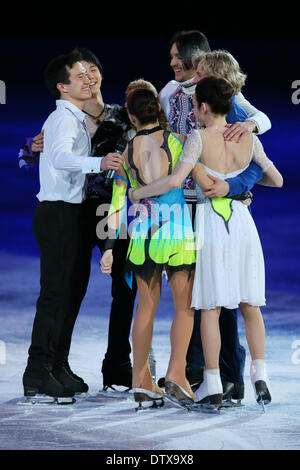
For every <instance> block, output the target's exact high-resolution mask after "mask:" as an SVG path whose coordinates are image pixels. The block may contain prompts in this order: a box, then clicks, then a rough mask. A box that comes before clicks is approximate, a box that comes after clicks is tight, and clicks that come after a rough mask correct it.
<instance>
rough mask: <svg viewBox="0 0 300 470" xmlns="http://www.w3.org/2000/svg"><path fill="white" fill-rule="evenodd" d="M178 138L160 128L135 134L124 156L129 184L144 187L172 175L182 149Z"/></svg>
mask: <svg viewBox="0 0 300 470" xmlns="http://www.w3.org/2000/svg"><path fill="white" fill-rule="evenodd" d="M179 137H181V136H177V135H175V134H173V133H171V132H169V131H164V130H163V129H160V128H153V129H149V130H145V131H141V132H138V133H137V135H136V137H134V138H133V139H132V140H131V141H130V142H129V144H128V147H127V150H126V152H125V154H124V157H125V165H126V168H127V171H128V173H129V176H130V179H131V183H132V182H133V181H134V182H135V183H136V184H135V185H134V186H136V187H141V186H144V185H146V184H148V183H151V182H152V181H154V180H156V179H158V178H160V177H162V176H167V175H168V174H171V173H172V171H173V169H174V167H175V165H176V163H177V162H178V160H179V158H180V155H181V153H182V148H183V142H182V141H181V140H180V139H179Z"/></svg>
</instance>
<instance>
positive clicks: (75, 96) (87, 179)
mask: <svg viewBox="0 0 300 470" xmlns="http://www.w3.org/2000/svg"><path fill="white" fill-rule="evenodd" d="M170 56H171V67H172V68H173V70H174V74H175V77H174V78H175V79H174V80H172V81H171V82H169V83H168V84H167V85H166V87H165V88H164V89H163V90H162V91H161V92H160V93H159V94H158V93H157V91H156V89H155V87H154V86H153V85H152V84H151V83H149V82H147V81H145V80H143V79H139V80H135V81H133V82H131V83H130V84H129V86H128V88H127V90H126V98H125V105H124V106H121V105H106V104H104V102H103V99H102V95H101V91H100V88H101V80H102V75H103V70H102V67H101V64H100V62H99V60H98V59H97V57H96V56H95V55H94V54H93V53H92V52H90V51H89V50H86V49H76V50H74V51H72V52H71V53H69V54H67V55H64V56H59V57H56V58H55V59H54V60H53V61H52V62H51V63H50V64H49V65H48V66H47V68H46V70H45V79H46V83H47V85H48V88H49V90H50V91H51V92H52V94H53V95H54V96H55V97H56V98H57V102H56V104H57V108H56V110H55V111H54V112H53V113H52V114H50V116H49V117H48V119H47V120H46V122H45V124H44V126H43V130H42V133H41V134H39V135H38V136H36V137H35V138H34V139H33V141H32V142H31V141H30V143H28V145H27V147H24V150H23V152H22V154H21V156H20V159H21V161H22V162H24V161H25V162H26V163H27V164H32V162H37V161H39V165H40V185H41V189H40V192H39V194H38V195H37V197H38V199H39V204H38V206H37V208H36V211H35V215H34V232H35V236H36V238H37V241H38V243H39V247H40V250H41V291H40V296H39V299H38V301H37V312H36V316H35V321H34V326H33V333H32V341H31V346H30V349H29V358H28V364H27V367H26V370H25V372H24V376H23V385H24V394H25V396H26V397H36V396H37V395H38V394H46V395H48V396H51V397H54V398H55V399H58V398H70V399H72V398H73V397H74V395H76V394H78V393H84V392H87V390H88V385H87V384H86V383H85V382H84V380H83V379H82V378H81V377H79V376H78V375H76V374H75V373H74V372H73V371H72V370H71V368H70V365H69V362H68V356H69V351H70V346H71V337H72V332H73V328H74V325H75V321H76V318H77V315H78V312H79V309H80V305H81V302H82V300H83V298H84V295H85V292H86V289H87V285H88V280H89V275H90V266H91V255H92V250H93V248H94V246H96V245H97V246H98V247H99V249H100V252H101V260H100V265H101V270H102V272H103V273H104V274H110V275H111V277H112V297H113V301H112V307H111V312H110V324H109V332H108V347H107V352H106V355H105V358H104V360H103V363H102V373H103V387H104V390H107V388H108V387H112V388H113V386H115V385H124V386H126V387H128V388H129V389H132V391H133V393H134V398H135V401H137V402H138V403H139V407H141V406H142V403H143V402H153V404H154V405H156V406H157V404H159V405H162V404H163V399H164V397H166V398H167V399H169V400H170V401H171V402H172V403H174V404H175V405H176V406H181V407H184V408H188V409H194V410H199V409H200V410H201V409H202V408H203V407H208V408H220V407H221V406H222V405H223V406H224V404H225V403H228V402H230V403H232V400H237V403H240V401H241V400H242V399H243V398H244V381H243V372H244V363H245V349H244V348H243V347H242V346H241V345H240V344H239V338H238V328H237V309H238V308H239V309H240V311H241V314H242V316H243V317H244V320H245V328H246V337H247V342H248V346H249V350H250V355H251V359H252V361H251V370H250V375H251V381H252V384H253V387H254V392H255V397H256V400H257V401H258V402H260V403H264V404H266V403H269V402H270V401H271V394H270V386H269V380H268V376H267V371H266V365H265V329H264V322H263V318H262V315H261V312H260V306H263V305H265V272H264V259H263V252H262V248H261V244H260V240H259V236H258V233H257V230H256V227H255V223H254V220H253V218H252V216H251V213H250V208H251V198H252V193H251V192H250V190H251V189H252V187H253V186H254V185H255V183H259V184H262V185H265V186H274V187H281V186H282V184H283V180H282V176H281V175H280V173H279V172H278V170H277V169H276V168H275V166H274V164H273V162H272V161H270V160H269V159H268V157H267V156H266V154H265V152H264V149H263V146H262V144H261V142H260V140H259V138H258V137H257V134H261V133H263V132H265V131H267V130H269V128H270V127H271V125H270V121H269V119H268V117H267V116H266V115H265V114H264V113H262V112H261V111H259V110H257V109H256V108H254V107H253V106H252V105H251V104H250V103H249V102H248V101H247V100H246V99H245V98H244V96H243V95H242V94H241V88H242V86H243V85H244V83H245V79H246V76H245V75H244V74H243V73H242V72H241V70H240V68H239V65H238V63H237V61H236V60H235V59H234V58H233V57H232V55H231V54H230V53H229V52H227V51H221V50H220V51H219V50H218V51H211V50H210V48H209V44H208V41H207V39H206V37H205V36H204V34H203V33H201V32H199V31H183V32H180V33H177V34H176V35H175V36H174V37H173V38H172V40H171V45H170ZM124 139H125V140H124ZM121 140H122V141H123V142H125V144H124V151H123V152H122V154H120V152H115V151H114V149H115V148H116V146H117V144H119V143H120V141H121ZM39 152H41V153H39ZM104 155H105V156H104ZM108 170H114V172H115V173H114V178H113V184H110V181H112V180H110V178H109V177H108V175H107V171H108ZM104 204H105V205H107V204H109V211H108V214H107V213H105V214H104V213H103V211H102V210H101V207H103V205H104ZM127 205H131V207H130V209H131V210H130V214H131V220H130V230H129V231H127V232H126V233H129V237H126V236H125V237H124V236H120V233H121V225H122V223H124V221H125V225H126V224H127V223H128V212H127V210H126V208H127ZM99 222H101V223H104V225H105V226H106V227H107V230H106V231H102V232H101V233H99V230H97V226H98V227H99ZM163 274H165V275H166V277H167V279H168V283H169V284H170V287H171V290H172V295H173V300H174V316H173V321H172V325H171V329H170V340H171V355H170V360H169V365H168V369H167V371H166V375H165V377H163V378H161V379H160V380H159V381H158V383H156V377H155V359H154V351H153V349H152V336H153V323H154V316H155V312H156V310H157V306H158V302H159V299H160V294H161V284H162V276H163ZM137 291H138V304H137V310H136V313H135V318H134V322H133V326H132V350H133V365H132V366H131V361H130V352H131V344H130V339H129V337H130V328H131V321H132V316H133V308H134V301H135V296H136V292H137Z"/></svg>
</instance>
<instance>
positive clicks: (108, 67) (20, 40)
mask: <svg viewBox="0 0 300 470" xmlns="http://www.w3.org/2000/svg"><path fill="white" fill-rule="evenodd" d="M204 32H206V31H205V30H204ZM207 36H208V39H209V42H210V45H211V48H212V49H226V50H228V51H229V52H231V53H232V54H233V55H234V56H235V57H236V59H237V60H238V61H239V63H240V65H241V68H242V70H243V71H244V72H245V73H246V74H247V75H248V78H247V82H246V85H245V87H244V88H243V90H242V92H243V93H244V95H245V97H246V98H247V99H248V100H249V101H250V102H251V103H252V104H253V105H254V106H256V107H257V108H259V109H261V110H262V111H264V112H265V113H266V114H267V115H268V116H269V117H270V119H271V122H272V129H271V130H270V131H268V132H267V133H266V134H264V135H262V136H261V141H262V143H263V145H264V147H265V150H266V153H267V155H268V156H269V158H271V159H272V160H273V161H274V163H275V164H276V166H277V167H278V169H279V170H280V171H281V172H282V174H283V177H284V187H283V188H282V189H272V188H263V187H259V186H256V188H255V190H254V202H253V205H252V214H253V217H254V219H255V221H256V224H257V227H258V230H259V233H260V237H261V241H262V245H263V249H264V253H265V260H266V276H267V290H271V291H276V292H278V291H279V290H280V291H282V292H285V293H288V292H289V293H291V294H292V295H294V294H297V293H299V286H300V283H299V281H300V273H299V259H300V256H299V255H300V247H299V236H300V214H299V170H300V164H299V149H300V133H299V113H300V104H299V105H295V104H293V102H292V94H293V92H294V91H295V90H293V89H292V83H293V81H295V80H297V79H299V80H300V74H297V71H296V60H297V58H298V57H299V44H300V43H299V41H297V40H296V39H294V38H291V39H288V40H280V39H279V38H278V37H275V38H274V39H270V38H260V37H258V38H256V39H253V38H251V40H250V38H249V35H248V36H245V37H243V36H242V35H240V34H237V35H236V36H235V35H234V33H231V34H230V35H226V33H224V34H222V35H214V34H212V33H211V34H208V33H207ZM169 38H170V35H169V36H154V35H153V36H145V35H141V36H134V35H131V36H121V35H119V36H103V37H101V36H99V37H90V36H82V37H80V36H76V37H75V36H74V37H70V36H69V37H66V36H62V37H47V36H40V37H34V36H33V35H32V36H24V37H18V36H16V37H9V36H7V37H2V38H1V45H2V51H1V53H2V55H3V56H4V57H3V59H2V63H4V64H6V66H5V68H4V69H3V71H1V76H0V79H1V80H4V81H5V83H6V104H5V105H2V106H1V107H0V120H1V122H0V135H1V144H0V152H1V153H0V161H1V170H2V171H1V190H0V191H1V232H0V254H1V252H2V253H6V254H7V253H12V254H22V255H26V254H28V255H34V256H38V253H39V252H38V247H37V244H36V242H35V239H34V237H33V234H32V229H31V220H32V215H33V212H34V209H35V207H36V204H37V199H36V194H37V192H38V190H39V183H38V170H37V168H33V169H30V170H29V171H28V170H25V169H24V168H23V169H19V167H18V161H17V157H18V152H19V149H20V147H21V145H22V144H23V143H24V139H25V137H28V136H34V135H36V134H38V133H39V132H40V129H41V127H42V124H43V122H44V120H45V119H46V118H47V116H48V114H50V112H51V111H52V110H53V109H54V107H55V102H54V100H53V98H52V97H51V96H50V95H49V94H48V92H47V90H46V89H45V87H44V84H43V77H42V73H43V68H44V67H45V65H46V64H47V63H48V62H49V60H50V59H51V58H52V57H53V56H55V55H57V54H60V53H64V52H66V51H69V50H71V49H72V48H74V47H76V46H84V47H88V48H90V49H91V50H92V51H94V52H95V54H96V55H97V56H98V57H99V58H100V61H101V63H102V65H103V68H104V80H103V84H102V94H103V97H104V101H105V102H106V103H119V104H122V103H123V102H124V92H125V89H126V86H127V84H128V83H129V82H130V81H131V80H133V79H137V78H144V79H146V80H149V81H151V82H152V83H153V84H154V85H155V86H156V87H157V89H158V90H160V89H161V88H162V87H163V86H164V85H165V84H166V83H167V82H168V81H169V80H171V79H172V78H173V73H172V70H171V68H170V67H169ZM8 268H9V267H8ZM2 289H3V290H4V291H5V288H4V286H2Z"/></svg>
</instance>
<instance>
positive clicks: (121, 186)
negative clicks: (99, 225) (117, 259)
mask: <svg viewBox="0 0 300 470" xmlns="http://www.w3.org/2000/svg"><path fill="white" fill-rule="evenodd" d="M127 186H128V180H127V178H125V177H124V176H120V175H119V174H118V175H117V176H115V178H114V184H113V192H112V199H111V203H110V208H109V211H108V236H107V239H106V241H105V244H104V250H103V252H104V251H106V250H110V249H113V247H114V244H115V241H116V239H117V238H118V234H119V228H120V225H121V219H122V215H123V212H124V209H125V200H126V199H125V198H126V191H127Z"/></svg>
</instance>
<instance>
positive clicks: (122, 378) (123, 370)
mask: <svg viewBox="0 0 300 470" xmlns="http://www.w3.org/2000/svg"><path fill="white" fill-rule="evenodd" d="M101 372H102V374H103V390H104V391H107V389H108V388H111V389H112V390H115V389H114V385H119V386H123V387H127V388H128V391H129V390H130V389H131V387H132V366H131V362H130V361H127V362H124V363H123V364H116V363H113V362H109V361H108V360H107V359H104V360H103V362H102V369H101Z"/></svg>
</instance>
